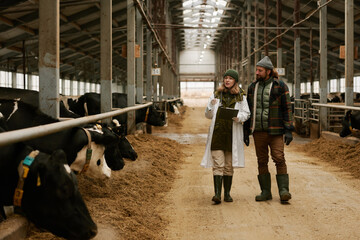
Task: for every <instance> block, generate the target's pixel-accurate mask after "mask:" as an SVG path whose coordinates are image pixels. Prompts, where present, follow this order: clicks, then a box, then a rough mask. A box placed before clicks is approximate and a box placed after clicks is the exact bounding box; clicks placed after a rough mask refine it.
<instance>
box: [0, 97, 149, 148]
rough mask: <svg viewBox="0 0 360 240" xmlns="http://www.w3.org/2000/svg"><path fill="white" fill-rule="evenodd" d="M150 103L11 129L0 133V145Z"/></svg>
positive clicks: (111, 115)
mask: <svg viewBox="0 0 360 240" xmlns="http://www.w3.org/2000/svg"><path fill="white" fill-rule="evenodd" d="M152 104H153V103H152V102H148V103H145V104H139V105H135V106H132V107H127V108H122V109H119V110H114V111H110V112H106V113H100V114H97V115H91V116H86V117H81V118H76V119H71V120H67V121H60V122H56V123H51V124H46V125H41V126H37V127H31V128H25V129H19V130H13V131H8V132H4V133H0V147H1V146H5V145H9V144H12V143H17V142H21V141H27V140H30V139H34V138H38V137H42V136H46V135H49V134H53V133H56V132H60V131H62V130H65V129H69V128H73V127H77V126H79V125H82V124H87V123H94V122H96V121H98V120H101V119H106V118H111V117H114V116H117V115H120V114H123V113H127V112H129V111H135V110H138V109H141V108H144V107H148V106H151V105H152ZM24 121H26V119H24Z"/></svg>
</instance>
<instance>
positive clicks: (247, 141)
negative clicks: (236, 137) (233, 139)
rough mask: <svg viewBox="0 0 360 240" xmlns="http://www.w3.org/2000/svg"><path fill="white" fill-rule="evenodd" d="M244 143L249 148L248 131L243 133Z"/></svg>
mask: <svg viewBox="0 0 360 240" xmlns="http://www.w3.org/2000/svg"><path fill="white" fill-rule="evenodd" d="M244 143H245V145H246V146H249V144H250V138H249V133H248V131H244Z"/></svg>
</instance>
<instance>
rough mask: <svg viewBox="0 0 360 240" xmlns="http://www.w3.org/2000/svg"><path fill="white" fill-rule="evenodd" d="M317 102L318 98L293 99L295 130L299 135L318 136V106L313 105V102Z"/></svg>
mask: <svg viewBox="0 0 360 240" xmlns="http://www.w3.org/2000/svg"><path fill="white" fill-rule="evenodd" d="M317 102H319V99H314V98H309V99H295V100H294V102H293V103H292V104H293V105H294V109H293V114H294V121H295V131H296V132H297V133H298V134H300V135H306V136H310V137H311V138H318V137H319V135H320V131H319V108H318V107H315V106H313V103H317Z"/></svg>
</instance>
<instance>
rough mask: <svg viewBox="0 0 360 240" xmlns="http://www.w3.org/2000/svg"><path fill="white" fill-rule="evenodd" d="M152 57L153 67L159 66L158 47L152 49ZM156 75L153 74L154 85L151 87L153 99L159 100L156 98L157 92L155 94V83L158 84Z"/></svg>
mask: <svg viewBox="0 0 360 240" xmlns="http://www.w3.org/2000/svg"><path fill="white" fill-rule="evenodd" d="M154 59H155V64H154V65H155V68H158V67H160V65H159V61H158V60H159V56H158V49H157V48H155V50H154ZM158 78H159V77H158V76H154V87H153V90H154V93H153V96H154V101H159V99H158V94H157V88H158V86H157V84H158Z"/></svg>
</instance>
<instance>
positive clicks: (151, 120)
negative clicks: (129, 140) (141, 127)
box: [145, 106, 165, 126]
mask: <svg viewBox="0 0 360 240" xmlns="http://www.w3.org/2000/svg"><path fill="white" fill-rule="evenodd" d="M146 111H147V113H146V115H147V118H146V117H145V119H146V121H145V122H146V123H148V124H150V125H152V126H164V125H165V121H164V120H163V118H161V116H160V113H159V112H158V111H157V110H156V109H155V107H153V106H149V107H148V108H147V109H146Z"/></svg>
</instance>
